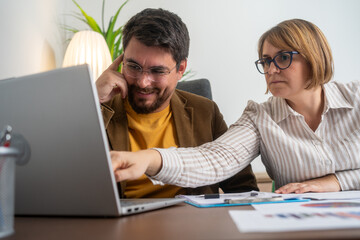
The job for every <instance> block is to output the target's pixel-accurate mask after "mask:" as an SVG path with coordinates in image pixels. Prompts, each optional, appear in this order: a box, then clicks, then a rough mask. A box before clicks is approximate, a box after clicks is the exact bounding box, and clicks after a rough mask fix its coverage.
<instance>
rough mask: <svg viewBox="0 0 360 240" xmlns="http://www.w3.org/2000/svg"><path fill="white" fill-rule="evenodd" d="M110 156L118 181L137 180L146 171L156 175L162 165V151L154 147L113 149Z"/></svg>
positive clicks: (148, 173) (150, 174)
mask: <svg viewBox="0 0 360 240" xmlns="http://www.w3.org/2000/svg"><path fill="white" fill-rule="evenodd" d="M110 156H111V162H112V168H113V171H114V174H115V178H116V181H117V182H120V181H124V180H135V179H138V178H139V177H141V176H142V175H143V174H144V173H146V174H147V175H149V176H154V175H156V174H157V173H158V172H159V171H160V169H161V166H162V161H161V155H160V153H159V152H158V151H156V150H152V149H150V150H141V151H138V152H119V151H111V152H110Z"/></svg>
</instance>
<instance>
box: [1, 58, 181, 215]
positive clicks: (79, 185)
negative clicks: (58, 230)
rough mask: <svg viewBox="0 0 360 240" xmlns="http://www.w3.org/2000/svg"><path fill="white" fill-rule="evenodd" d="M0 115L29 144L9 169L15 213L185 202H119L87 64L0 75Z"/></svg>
mask: <svg viewBox="0 0 360 240" xmlns="http://www.w3.org/2000/svg"><path fill="white" fill-rule="evenodd" d="M0 116H1V117H0V129H2V128H3V126H5V125H11V126H12V128H13V131H14V133H20V134H22V135H23V137H24V138H25V139H26V140H27V141H28V142H29V144H30V148H31V157H30V160H29V162H28V163H27V164H25V165H23V166H17V167H16V171H15V214H16V215H57V216H121V215H127V214H133V213H138V212H143V211H148V210H153V209H157V208H161V207H167V206H171V205H174V204H177V203H180V202H183V201H184V199H178V198H169V199H130V200H129V199H122V200H120V198H119V193H118V189H117V184H116V181H115V177H114V174H113V171H112V167H111V158H110V154H109V146H108V142H107V136H106V131H105V127H104V124H103V118H102V115H101V109H100V103H99V101H98V96H97V91H96V87H95V83H94V81H93V80H92V77H91V75H90V71H89V67H88V65H80V66H75V67H68V68H61V69H55V70H52V71H48V72H43V73H39V74H33V75H28V76H23V77H17V78H11V79H5V80H0ZM134 202H136V203H135V205H133V204H134ZM149 202H150V203H149Z"/></svg>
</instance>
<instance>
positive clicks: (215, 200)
mask: <svg viewBox="0 0 360 240" xmlns="http://www.w3.org/2000/svg"><path fill="white" fill-rule="evenodd" d="M177 197H180V198H185V199H186V200H187V201H186V202H187V203H188V204H191V205H193V206H196V207H227V206H239V205H250V204H268V203H284V202H299V201H301V202H304V201H309V200H306V199H305V200H304V199H299V198H296V197H293V196H291V197H285V198H284V197H283V196H282V195H281V194H276V193H270V192H258V191H251V192H244V193H227V194H210V195H207V194H204V195H178V196H177Z"/></svg>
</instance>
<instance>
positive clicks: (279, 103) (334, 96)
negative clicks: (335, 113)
mask: <svg viewBox="0 0 360 240" xmlns="http://www.w3.org/2000/svg"><path fill="white" fill-rule="evenodd" d="M323 90H324V93H325V109H324V113H326V112H327V111H328V110H329V109H331V108H333V109H338V108H353V106H352V105H351V104H350V103H349V102H348V101H347V100H346V98H345V96H344V95H343V94H342V93H341V91H340V90H339V88H338V86H337V85H336V84H333V83H328V84H325V85H324V86H323ZM270 99H271V102H272V109H273V119H274V121H275V122H276V123H279V122H281V121H282V120H284V119H285V118H287V117H288V116H289V115H298V113H297V112H295V111H294V110H293V109H292V108H291V107H290V106H289V105H288V104H287V103H286V101H285V99H283V98H278V97H271V98H270Z"/></svg>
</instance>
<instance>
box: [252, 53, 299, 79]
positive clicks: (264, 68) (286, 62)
mask: <svg viewBox="0 0 360 240" xmlns="http://www.w3.org/2000/svg"><path fill="white" fill-rule="evenodd" d="M293 54H299V52H297V51H291V52H281V53H279V54H277V55H276V56H275V57H273V58H272V59H271V58H261V59H259V60H257V61H255V65H256V68H257V70H258V71H259V72H260V73H261V74H266V73H268V71H269V68H270V64H271V63H272V62H274V64H275V66H276V67H277V68H279V69H281V70H284V69H287V68H288V67H290V65H291V63H292V59H293Z"/></svg>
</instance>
